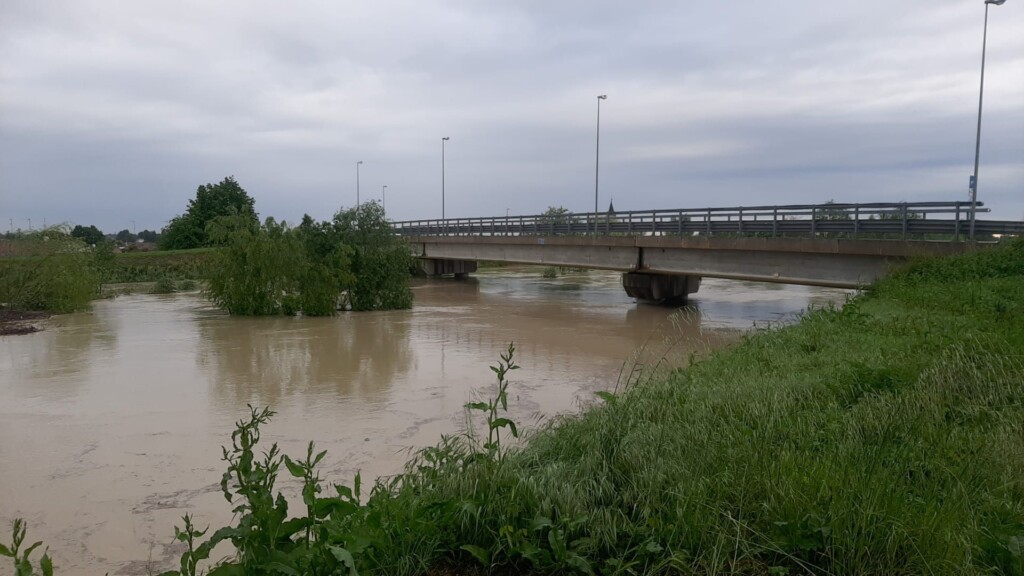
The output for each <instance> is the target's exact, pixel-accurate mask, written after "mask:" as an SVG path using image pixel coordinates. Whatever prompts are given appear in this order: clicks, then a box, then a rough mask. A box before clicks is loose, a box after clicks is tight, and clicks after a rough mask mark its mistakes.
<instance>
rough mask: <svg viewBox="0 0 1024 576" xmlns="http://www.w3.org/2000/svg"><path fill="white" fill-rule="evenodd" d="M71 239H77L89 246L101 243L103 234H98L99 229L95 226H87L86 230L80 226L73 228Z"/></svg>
mask: <svg viewBox="0 0 1024 576" xmlns="http://www.w3.org/2000/svg"><path fill="white" fill-rule="evenodd" d="M71 237H72V238H78V239H79V240H81V241H82V242H85V243H86V244H89V245H95V244H99V243H100V242H103V232H100V229H99V228H97V227H95V226H89V227H88V228H86V227H85V226H81V225H78V226H75V227H74V228H72V229H71Z"/></svg>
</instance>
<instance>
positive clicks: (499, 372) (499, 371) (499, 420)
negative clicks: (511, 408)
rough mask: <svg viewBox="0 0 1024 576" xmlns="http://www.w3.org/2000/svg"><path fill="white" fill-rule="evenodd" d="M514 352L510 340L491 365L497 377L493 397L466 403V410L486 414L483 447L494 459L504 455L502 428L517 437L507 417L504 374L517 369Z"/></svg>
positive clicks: (506, 380)
mask: <svg viewBox="0 0 1024 576" xmlns="http://www.w3.org/2000/svg"><path fill="white" fill-rule="evenodd" d="M515 353H516V347H515V343H511V342H510V343H509V345H508V350H506V351H505V353H504V354H501V355H500V357H501V360H500V361H499V362H498V365H497V366H491V371H492V372H494V374H495V376H496V377H497V379H498V382H497V390H496V391H495V395H494V397H493V398H491V399H489V400H487V401H486V402H471V403H469V404H466V409H467V410H471V411H479V412H483V413H484V414H485V415H486V417H487V442H486V443H484V446H483V447H484V450H485V451H486V453H487V455H488V457H489V458H490V459H491V460H495V461H500V460H501V458H502V456H503V455H504V452H503V451H502V448H501V430H502V429H503V428H508V430H509V433H510V434H512V437H513V438H519V429H518V428H517V427H516V424H515V422H513V421H512V420H510V419H509V418H508V417H507V413H508V385H509V382H508V379H507V378H506V376H507V375H508V373H509V372H511V371H513V370H518V369H519V366H518V365H517V364H516V363H515ZM499 408H500V409H501V412H502V413H504V414H506V415H505V416H499V415H498V409H499Z"/></svg>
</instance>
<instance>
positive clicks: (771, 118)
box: [0, 0, 1024, 232]
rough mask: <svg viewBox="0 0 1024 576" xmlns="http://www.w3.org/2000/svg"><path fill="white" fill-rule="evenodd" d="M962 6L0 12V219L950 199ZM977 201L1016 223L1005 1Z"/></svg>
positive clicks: (713, 4) (112, 5)
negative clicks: (236, 194) (204, 196)
mask: <svg viewBox="0 0 1024 576" xmlns="http://www.w3.org/2000/svg"><path fill="white" fill-rule="evenodd" d="M983 17H984V4H983V2H982V0H900V1H898V2H896V1H893V0H856V1H853V0H847V1H838V0H832V1H828V2H822V1H814V2H812V1H809V0H779V1H774V2H764V1H763V0H732V1H729V2H725V1H705V2H680V1H679V0H671V1H657V2H609V1H594V0H587V1H583V0H570V1H560V2H555V1H550V0H543V1H542V0H515V1H513V0H507V1H505V2H482V1H479V0H465V1H445V2H437V1H431V0H416V1H409V2H387V1H375V2H359V3H356V2H338V1H329V0H322V1H301V2H279V1H269V0H268V1H254V0H218V1H212V2H211V1H209V0H175V1H174V2H170V1H156V0H154V1H146V2H139V1H132V0H123V1H113V0H74V1H70V0H67V1H56V0H3V1H2V2H0V219H2V220H0V227H2V229H3V230H6V229H7V227H8V226H9V219H13V220H14V227H15V228H19V227H21V228H27V227H28V219H29V218H31V219H32V223H33V226H34V227H37V226H38V225H39V224H41V223H42V220H43V219H44V218H45V219H46V221H47V223H48V224H54V223H57V222H68V223H72V224H86V225H88V224H95V225H97V226H98V227H100V228H101V229H103V230H104V231H107V232H116V231H117V230H121V229H124V228H129V229H130V228H131V226H132V222H133V221H134V222H135V225H136V227H137V229H138V230H142V229H144V228H150V229H155V228H160V227H162V226H163V225H165V223H166V222H167V220H169V219H170V218H172V217H173V216H175V215H176V214H179V213H181V212H183V211H184V209H185V206H186V203H187V201H188V199H189V198H191V197H193V196H194V194H195V189H196V187H197V186H198V185H200V184H203V183H207V182H217V181H220V180H221V179H223V178H224V177H225V176H229V175H234V176H235V178H236V179H237V180H238V181H239V183H240V184H241V185H242V186H243V187H244V188H245V189H246V190H247V191H248V192H249V193H250V194H251V195H252V196H253V197H254V198H255V199H256V209H257V211H258V212H259V213H260V214H261V216H274V217H277V218H285V219H287V220H289V221H294V220H296V219H297V218H298V217H301V215H302V214H303V213H309V214H311V215H313V216H314V217H316V218H329V217H330V216H331V214H332V213H333V212H334V211H335V210H337V209H338V208H339V207H340V206H342V205H345V206H351V205H353V204H355V201H356V161H358V160H362V161H363V162H364V163H363V165H362V166H361V169H360V175H361V178H360V180H361V186H360V193H361V198H362V199H363V200H367V199H373V198H380V195H381V189H382V186H383V185H387V186H388V188H387V208H388V212H389V215H390V216H391V217H392V218H394V219H396V220H402V219H413V218H431V217H438V216H440V212H441V137H442V136H450V137H451V140H450V141H449V142H448V143H447V145H446V158H447V181H446V182H447V184H446V212H447V215H448V216H449V217H452V216H484V215H498V214H501V215H504V214H505V210H506V209H508V210H510V211H511V213H513V214H517V213H521V214H532V213H537V212H540V211H543V210H544V209H545V208H546V207H548V206H550V205H556V206H557V205H562V206H565V207H567V208H570V209H571V210H574V211H585V210H590V209H592V208H593V202H594V160H595V158H594V156H595V124H596V112H597V99H596V96H597V95H598V94H607V95H608V99H607V100H605V101H603V102H602V103H601V164H600V166H601V186H600V194H601V206H602V209H604V208H605V207H606V206H607V204H608V200H609V199H610V198H614V202H615V207H616V208H617V209H619V210H624V209H647V208H676V207H703V206H722V205H760V204H777V203H797V202H821V201H826V200H829V199H834V200H836V201H838V202H860V201H903V200H906V201H919V200H920V201H924V200H957V199H966V198H967V182H968V176H969V175H970V173H971V171H972V169H973V161H974V137H975V132H974V131H975V122H976V118H977V116H976V114H977V105H978V101H977V98H978V80H979V73H980V65H981V35H982V24H983ZM979 199H980V200H982V201H984V202H986V203H987V204H988V205H989V206H990V207H991V208H992V209H993V211H994V214H993V216H997V217H1000V218H1006V219H1014V220H1020V219H1022V218H1024V1H1018V0H1009V1H1008V2H1007V3H1006V4H1005V5H1003V6H995V7H993V8H992V9H991V14H990V21H989V38H988V63H987V66H986V85H985V115H984V124H983V130H982V155H981V177H980V187H979Z"/></svg>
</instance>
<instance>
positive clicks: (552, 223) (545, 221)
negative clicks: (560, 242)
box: [537, 206, 575, 235]
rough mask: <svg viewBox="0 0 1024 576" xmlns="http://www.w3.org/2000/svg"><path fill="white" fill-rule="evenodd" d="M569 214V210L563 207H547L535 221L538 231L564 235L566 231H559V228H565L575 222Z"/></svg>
mask: <svg viewBox="0 0 1024 576" xmlns="http://www.w3.org/2000/svg"><path fill="white" fill-rule="evenodd" d="M570 214H571V212H570V211H569V209H568V208H566V207H564V206H558V207H555V206H548V209H547V210H545V211H544V212H542V213H541V215H540V218H538V219H537V223H538V225H539V226H540V231H541V232H543V233H545V234H556V235H557V234H565V233H566V231H564V230H559V227H567V226H569V225H570V224H573V223H574V222H575V219H574V218H573V217H572V216H570Z"/></svg>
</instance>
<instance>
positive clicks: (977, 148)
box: [969, 0, 1006, 240]
mask: <svg viewBox="0 0 1024 576" xmlns="http://www.w3.org/2000/svg"><path fill="white" fill-rule="evenodd" d="M1005 2H1006V0H985V26H984V28H983V32H982V35H981V87H980V88H979V89H978V132H977V136H976V137H975V140H974V175H973V176H971V182H970V184H971V230H970V236H969V237H970V239H971V240H974V221H975V219H976V216H977V205H978V161H979V160H980V159H981V104H982V102H983V101H984V97H985V45H986V43H987V42H988V5H989V4H995V5H996V6H1002V5H1003V4H1004V3H1005Z"/></svg>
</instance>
